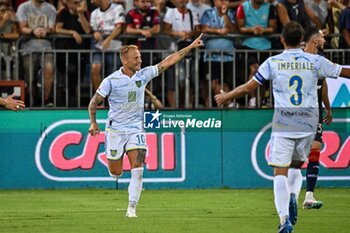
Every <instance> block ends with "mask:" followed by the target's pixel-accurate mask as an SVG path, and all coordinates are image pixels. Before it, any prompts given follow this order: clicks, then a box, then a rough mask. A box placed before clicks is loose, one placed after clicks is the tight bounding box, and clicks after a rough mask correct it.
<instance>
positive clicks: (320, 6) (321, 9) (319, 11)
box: [305, 0, 328, 28]
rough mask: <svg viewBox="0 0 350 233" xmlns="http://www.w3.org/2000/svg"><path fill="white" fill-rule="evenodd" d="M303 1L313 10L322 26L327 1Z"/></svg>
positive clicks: (326, 10)
mask: <svg viewBox="0 0 350 233" xmlns="http://www.w3.org/2000/svg"><path fill="white" fill-rule="evenodd" d="M305 3H306V5H307V6H308V7H309V8H310V9H311V10H312V11H313V12H314V14H315V16H316V17H317V18H318V19H319V20H320V22H321V25H322V28H324V27H325V25H326V23H327V21H326V19H327V16H328V2H327V1H325V0H305Z"/></svg>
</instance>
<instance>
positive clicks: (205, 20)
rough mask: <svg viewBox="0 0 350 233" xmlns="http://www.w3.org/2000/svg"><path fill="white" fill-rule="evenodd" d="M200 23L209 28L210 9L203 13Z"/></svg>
mask: <svg viewBox="0 0 350 233" xmlns="http://www.w3.org/2000/svg"><path fill="white" fill-rule="evenodd" d="M200 23H201V24H202V25H207V26H210V9H208V10H206V11H204V13H203V15H202V18H201V22H200Z"/></svg>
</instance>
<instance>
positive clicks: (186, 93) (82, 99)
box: [0, 34, 350, 109]
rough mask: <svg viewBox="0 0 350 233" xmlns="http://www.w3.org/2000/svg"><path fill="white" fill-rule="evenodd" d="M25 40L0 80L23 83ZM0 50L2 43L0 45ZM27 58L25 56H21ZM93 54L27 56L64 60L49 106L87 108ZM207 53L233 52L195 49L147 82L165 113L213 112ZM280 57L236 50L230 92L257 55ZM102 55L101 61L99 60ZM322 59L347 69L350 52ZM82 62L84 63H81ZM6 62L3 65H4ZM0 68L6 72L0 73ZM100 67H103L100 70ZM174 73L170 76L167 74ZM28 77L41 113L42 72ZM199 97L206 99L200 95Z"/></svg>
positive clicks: (158, 55) (155, 58)
mask: <svg viewBox="0 0 350 233" xmlns="http://www.w3.org/2000/svg"><path fill="white" fill-rule="evenodd" d="M277 36H279V35H270V37H275V38H276V37H277ZM334 36H339V35H338V34H334ZM64 38H71V37H67V36H61V35H51V36H49V39H50V40H52V42H53V45H55V44H56V42H57V40H58V39H64ZM83 38H84V39H85V40H90V39H91V35H84V36H83ZM127 38H137V37H136V36H124V35H123V36H122V37H121V38H120V39H127ZM228 38H230V39H232V40H234V42H235V45H237V44H239V42H240V40H241V39H243V38H244V36H242V35H238V34H233V35H229V36H228ZM25 39H28V37H20V38H19V39H18V40H17V42H16V47H15V49H14V52H13V53H12V54H11V55H10V56H3V55H2V56H1V57H2V58H3V59H1V60H2V61H0V65H1V67H2V71H3V70H5V72H0V80H10V79H11V80H20V79H24V75H28V74H24V73H23V68H22V66H21V64H22V54H23V52H24V50H22V49H20V48H21V47H20V45H21V43H22V41H23V40H25ZM156 39H158V40H164V39H166V40H169V41H172V42H175V43H176V42H177V41H176V40H174V39H173V38H171V37H168V36H163V35H161V36H157V37H156ZM0 44H1V42H0ZM25 52H27V51H25ZM95 52H101V51H97V50H93V49H84V50H62V49H56V48H55V46H53V49H50V50H45V51H31V52H30V53H29V55H28V56H29V58H30V59H32V58H33V55H34V54H40V55H41V65H40V66H41V67H43V64H44V56H43V55H45V54H53V58H54V64H55V65H56V67H57V64H58V63H59V62H62V61H58V60H57V59H63V58H64V59H63V60H64V64H63V65H62V64H60V65H61V66H62V67H63V69H64V70H58V69H56V70H55V72H54V82H53V88H52V92H51V93H52V94H51V96H52V102H53V106H54V107H56V108H67V107H78V108H80V107H86V106H87V105H88V103H89V100H90V99H91V97H92V96H93V94H94V90H93V88H92V85H91V64H92V56H93V53H95ZM172 52H174V51H173V50H170V49H169V48H167V49H156V50H141V53H142V54H148V55H149V57H150V61H151V63H152V62H153V65H155V64H156V63H154V62H159V61H160V60H161V59H164V58H165V57H166V56H167V55H168V54H170V53H172ZM205 52H207V53H208V54H209V55H210V54H213V53H219V54H220V55H221V56H223V55H224V54H225V53H229V52H231V53H232V51H215V50H204V49H196V50H195V51H194V53H193V56H192V57H190V58H185V59H184V61H183V62H181V63H178V64H176V65H175V66H174V68H173V69H170V70H168V71H167V72H165V73H163V74H162V75H161V76H160V77H158V78H157V79H153V80H152V81H151V82H150V86H149V88H150V89H151V91H152V92H153V93H154V94H155V95H156V96H157V97H158V98H159V99H160V100H161V101H162V103H163V105H164V106H165V107H169V106H173V107H175V108H196V109H198V108H212V107H217V106H216V104H215V103H214V101H213V95H214V94H215V93H213V92H212V81H213V80H214V79H216V78H218V77H211V75H210V74H211V69H212V64H211V62H209V63H207V64H206V65H207V69H208V70H207V71H208V74H206V73H205V72H204V63H203V54H204V53H205ZM279 52H281V50H267V51H258V50H243V49H235V50H234V51H233V53H234V57H235V59H234V60H233V62H231V63H230V65H232V70H233V74H232V77H229V80H230V83H231V86H230V89H232V88H235V87H237V86H238V85H240V84H242V83H244V82H246V81H247V80H248V77H249V68H248V66H249V64H248V57H249V54H251V53H256V54H257V57H258V59H259V58H260V55H261V54H262V53H267V54H268V56H271V55H274V54H277V53H279ZM106 53H107V52H102V54H103V55H102V56H104V55H105V54H106ZM112 53H113V55H114V58H115V59H114V64H113V66H114V67H113V69H114V70H116V69H117V68H119V67H117V64H118V63H117V60H119V53H118V52H116V51H113V52H112ZM72 55H75V56H76V57H77V64H74V65H75V67H76V69H77V70H76V74H77V77H69V75H68V74H69V68H70V65H71V64H70V60H71V57H72ZM325 55H326V56H327V57H328V58H329V59H330V60H332V61H334V62H336V63H339V64H342V65H348V64H350V50H349V49H347V50H344V49H341V50H339V49H327V50H325ZM83 58H85V60H84V59H83ZM3 62H5V65H4V64H3ZM223 66H224V64H223V62H221V68H223ZM4 67H5V69H3V68H4ZM102 67H104V66H102ZM171 72H173V74H171ZM32 73H33V72H30V74H29V80H30V82H32V81H34V80H35V79H38V84H37V88H38V92H37V94H36V96H33V93H34V92H33V90H32V88H33V87H32V85H27V87H26V88H27V89H28V93H29V98H27V99H26V104H27V106H28V107H40V108H42V107H45V102H44V98H43V93H44V84H45V78H44V72H42V71H41V72H39V73H38V74H34V75H35V76H36V77H33V75H32ZM105 76H106V74H105V70H104V68H102V77H105ZM72 78H76V79H77V83H76V95H75V96H74V97H75V99H76V103H75V104H74V105H72V104H71V99H72V98H71V97H72V96H71V95H72V91H71V87H70V86H69V83H70V80H71V79H72ZM171 79H173V80H171ZM218 79H219V83H220V84H221V88H222V87H223V83H224V81H225V79H226V80H227V77H225V73H224V72H222V69H221V73H220V77H219V78H218ZM171 81H173V82H174V85H173V86H174V87H173V89H174V90H171V89H172V88H171V86H172V85H171ZM271 89H272V88H269V92H268V93H269V94H268V95H266V96H267V98H268V102H269V103H270V104H268V105H267V106H266V107H272V106H271V103H272V102H273V100H272V94H271ZM171 91H174V92H175V103H170V100H169V99H170V98H168V97H169V95H170V94H169V93H170V92H171ZM203 93H207V95H206V94H203ZM262 98H264V93H260V90H258V92H257V107H262V105H261V100H262ZM35 99H39V102H36V101H35ZM238 105H239V106H240V107H247V106H248V97H245V98H243V100H239V102H234V103H233V104H232V105H231V106H234V107H238Z"/></svg>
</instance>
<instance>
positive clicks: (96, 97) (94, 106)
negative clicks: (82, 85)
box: [89, 93, 104, 123]
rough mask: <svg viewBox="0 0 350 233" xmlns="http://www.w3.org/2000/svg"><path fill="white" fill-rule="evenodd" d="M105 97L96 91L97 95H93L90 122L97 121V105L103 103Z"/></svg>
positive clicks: (90, 106) (90, 105)
mask: <svg viewBox="0 0 350 233" xmlns="http://www.w3.org/2000/svg"><path fill="white" fill-rule="evenodd" d="M103 99H104V98H103V97H102V96H100V95H99V94H97V93H95V95H94V96H93V97H92V99H91V101H90V103H89V116H90V122H91V123H93V122H96V112H97V106H98V105H99V104H100V103H102V101H103Z"/></svg>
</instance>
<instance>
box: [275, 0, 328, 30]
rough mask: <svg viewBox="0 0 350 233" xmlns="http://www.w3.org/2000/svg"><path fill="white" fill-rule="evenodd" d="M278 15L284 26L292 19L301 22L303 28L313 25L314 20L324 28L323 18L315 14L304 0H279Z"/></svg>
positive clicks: (320, 27) (316, 24)
mask: <svg viewBox="0 0 350 233" xmlns="http://www.w3.org/2000/svg"><path fill="white" fill-rule="evenodd" d="M277 15H278V18H279V20H280V23H281V24H282V26H284V25H286V24H287V23H289V22H290V21H296V22H298V23H300V24H301V26H302V27H303V28H306V27H309V26H311V21H312V22H313V23H314V24H315V26H317V27H318V28H319V29H322V28H323V24H322V22H321V20H320V19H319V18H318V17H317V16H316V15H315V13H314V12H313V11H312V9H310V7H308V6H307V5H306V4H305V3H304V0H279V4H278V5H277ZM310 19H311V21H310Z"/></svg>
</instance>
